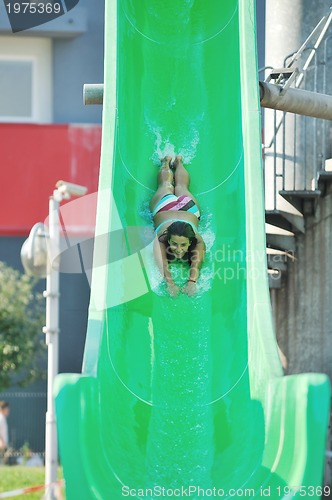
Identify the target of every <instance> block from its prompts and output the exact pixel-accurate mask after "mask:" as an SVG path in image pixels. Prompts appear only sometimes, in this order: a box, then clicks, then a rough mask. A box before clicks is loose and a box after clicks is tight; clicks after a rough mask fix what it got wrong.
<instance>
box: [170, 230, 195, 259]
mask: <svg viewBox="0 0 332 500" xmlns="http://www.w3.org/2000/svg"><path fill="white" fill-rule="evenodd" d="M189 246H190V241H189V238H187V237H186V236H177V235H175V234H172V235H171V237H170V239H169V249H170V251H171V252H172V254H173V255H174V256H175V257H176V258H177V259H182V257H183V256H184V255H185V253H186V252H188V248H189Z"/></svg>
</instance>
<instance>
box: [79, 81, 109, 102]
mask: <svg viewBox="0 0 332 500" xmlns="http://www.w3.org/2000/svg"><path fill="white" fill-rule="evenodd" d="M103 97H104V84H103V83H86V84H85V85H84V86H83V103H84V104H103Z"/></svg>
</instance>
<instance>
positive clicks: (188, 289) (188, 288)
mask: <svg viewBox="0 0 332 500" xmlns="http://www.w3.org/2000/svg"><path fill="white" fill-rule="evenodd" d="M182 292H183V293H185V294H187V295H188V297H191V296H192V295H195V293H196V292H197V286H196V283H194V282H193V281H188V282H187V284H186V285H185V286H184V287H183V288H182Z"/></svg>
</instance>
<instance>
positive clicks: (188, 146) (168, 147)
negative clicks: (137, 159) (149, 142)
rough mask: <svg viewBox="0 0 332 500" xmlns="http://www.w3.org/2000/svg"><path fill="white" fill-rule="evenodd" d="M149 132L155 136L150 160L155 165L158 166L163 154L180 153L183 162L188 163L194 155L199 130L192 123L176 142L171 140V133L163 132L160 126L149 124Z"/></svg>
mask: <svg viewBox="0 0 332 500" xmlns="http://www.w3.org/2000/svg"><path fill="white" fill-rule="evenodd" d="M149 128H150V130H151V133H152V134H153V135H154V137H155V141H154V152H153V154H152V156H151V160H152V162H153V163H154V164H155V165H158V166H160V164H161V162H160V160H161V159H162V158H164V157H165V156H172V158H174V157H175V156H176V155H178V154H180V155H182V158H183V163H184V164H185V165H189V164H190V163H191V162H192V161H193V159H194V158H195V156H196V151H197V146H198V144H199V131H198V130H197V128H196V127H195V126H194V125H189V126H188V129H189V132H188V134H184V135H183V137H182V138H181V140H180V141H177V144H176V143H174V142H172V140H171V134H167V133H165V132H163V130H162V128H161V127H157V126H154V127H153V126H150V127H149Z"/></svg>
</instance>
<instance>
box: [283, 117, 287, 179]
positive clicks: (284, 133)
mask: <svg viewBox="0 0 332 500" xmlns="http://www.w3.org/2000/svg"><path fill="white" fill-rule="evenodd" d="M286 118H287V115H286V113H283V127H282V189H286Z"/></svg>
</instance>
